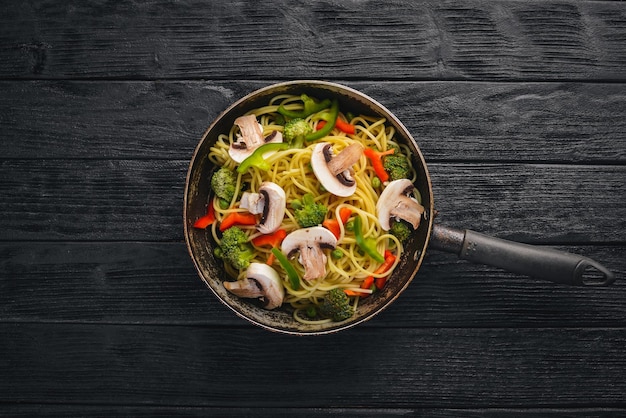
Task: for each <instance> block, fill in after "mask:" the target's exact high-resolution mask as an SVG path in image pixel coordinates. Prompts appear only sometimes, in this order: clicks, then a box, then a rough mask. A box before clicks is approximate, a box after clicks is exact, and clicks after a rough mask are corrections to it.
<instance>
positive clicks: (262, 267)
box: [224, 263, 285, 309]
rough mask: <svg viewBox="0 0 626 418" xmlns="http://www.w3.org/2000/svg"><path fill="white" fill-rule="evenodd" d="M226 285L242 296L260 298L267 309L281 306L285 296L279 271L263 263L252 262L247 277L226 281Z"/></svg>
mask: <svg viewBox="0 0 626 418" xmlns="http://www.w3.org/2000/svg"><path fill="white" fill-rule="evenodd" d="M224 287H225V288H226V290H228V291H229V292H231V293H233V294H235V295H237V296H239V297H240V298H258V299H260V300H261V301H262V302H263V307H264V308H266V309H274V308H277V307H279V306H280V305H282V303H283V299H284V298H285V290H284V288H283V285H282V283H281V282H280V277H279V276H278V273H277V272H276V270H274V269H273V268H272V267H270V266H268V265H267V264H262V263H250V266H248V270H246V278H245V279H241V280H237V281H235V282H224Z"/></svg>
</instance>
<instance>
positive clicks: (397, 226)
mask: <svg viewBox="0 0 626 418" xmlns="http://www.w3.org/2000/svg"><path fill="white" fill-rule="evenodd" d="M389 232H391V234H392V235H393V236H395V237H396V238H398V239H399V240H400V242H404V241H406V240H407V239H409V237H410V236H411V228H410V227H409V226H408V225H407V224H406V223H404V222H402V221H397V222H393V223H392V224H391V229H390V230H389Z"/></svg>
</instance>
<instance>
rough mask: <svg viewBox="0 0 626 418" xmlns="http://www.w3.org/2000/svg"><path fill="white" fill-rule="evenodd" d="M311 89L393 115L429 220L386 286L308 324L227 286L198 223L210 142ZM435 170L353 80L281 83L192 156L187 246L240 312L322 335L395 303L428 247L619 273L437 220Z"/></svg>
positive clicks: (539, 267) (240, 104) (567, 278)
mask: <svg viewBox="0 0 626 418" xmlns="http://www.w3.org/2000/svg"><path fill="white" fill-rule="evenodd" d="M302 93H306V94H308V95H310V96H312V97H316V98H318V99H323V98H336V99H338V100H339V106H340V109H343V110H344V111H348V110H349V111H350V112H352V113H353V114H364V115H372V116H374V115H377V116H381V117H384V118H386V119H387V123H388V124H390V125H392V126H393V127H394V128H395V129H396V135H397V137H396V140H398V141H403V142H404V143H405V144H407V145H408V146H409V148H410V150H411V151H412V155H411V158H412V163H413V166H414V168H415V169H416V171H417V179H418V180H417V182H416V183H415V187H416V188H417V189H418V191H419V193H420V194H421V196H422V205H423V206H424V208H425V212H424V221H422V222H421V224H420V226H419V228H418V229H417V230H416V231H414V233H413V235H412V237H411V238H410V239H409V240H408V242H407V243H406V244H405V252H404V254H403V256H402V258H401V261H400V263H399V264H398V266H397V267H396V269H395V270H394V272H393V273H392V275H391V277H390V278H389V279H388V280H387V284H386V286H385V288H384V289H383V290H382V291H381V292H379V293H377V294H376V296H375V297H370V298H366V299H364V300H362V301H360V303H359V306H358V308H357V311H356V312H355V315H354V316H353V317H351V318H349V319H347V320H345V321H342V322H330V323H324V324H314V325H312V324H302V323H300V322H297V321H296V320H294V318H293V315H292V314H293V312H292V311H290V308H289V307H285V306H283V307H281V308H280V309H276V310H267V309H263V308H262V307H261V306H260V305H259V304H258V303H255V301H254V300H250V299H241V298H238V297H237V296H235V295H233V294H232V293H230V292H228V291H227V290H226V289H225V288H224V286H223V284H222V282H223V280H224V278H225V277H226V273H225V272H224V269H223V266H222V261H221V260H216V259H215V258H214V256H213V248H212V247H213V242H212V238H211V236H210V232H209V231H208V230H202V229H196V228H193V226H192V225H193V223H194V221H195V220H196V219H198V218H199V217H201V216H203V215H204V214H205V213H206V205H207V202H208V201H209V197H210V196H209V192H210V179H211V174H212V172H213V171H214V170H215V169H216V167H214V165H213V164H212V163H211V162H210V161H209V160H208V158H207V155H208V153H209V148H210V147H211V145H212V144H214V143H215V141H216V139H217V137H218V135H219V134H221V133H226V132H228V131H229V130H230V129H231V127H232V126H233V123H234V121H235V119H236V118H237V117H239V116H241V115H243V114H244V113H246V112H248V111H250V110H252V109H255V108H258V107H261V106H264V105H266V104H267V103H268V102H269V100H270V99H271V98H272V97H274V96H276V95H278V94H294V95H300V94H302ZM434 213H435V210H434V203H433V191H432V185H431V181H430V175H429V174H428V169H427V165H426V161H425V160H424V156H423V155H422V152H421V151H420V149H419V146H418V145H417V143H416V142H415V140H414V139H413V137H412V136H411V134H410V133H409V132H408V130H407V129H406V127H405V126H404V125H403V124H402V123H401V122H400V121H399V120H398V119H397V118H396V117H395V116H394V115H393V114H392V113H391V112H390V111H389V110H387V109H386V108H385V107H384V106H383V105H381V104H380V103H378V102H377V101H376V100H374V99H372V98H370V97H368V96H366V95H365V94H363V93H361V92H359V91H357V90H354V89H352V88H349V87H346V86H343V85H340V84H336V83H330V82H325V81H314V80H302V81H291V82H284V83H279V84H274V85H271V86H268V87H265V88H262V89H260V90H257V91H255V92H252V93H250V94H249V95H247V96H245V97H243V98H241V99H240V100H238V101H237V102H235V103H234V104H232V105H231V106H230V107H229V108H228V109H226V110H225V111H224V112H223V113H222V114H221V115H220V116H219V117H218V118H217V119H216V120H215V121H214V122H213V123H212V124H211V126H210V127H209V129H208V130H207V131H206V132H205V134H204V136H203V138H202V140H201V141H200V143H199V144H198V146H197V147H196V149H195V152H194V154H193V157H192V159H191V162H190V165H189V170H188V172H187V179H186V184H185V196H184V213H183V217H184V228H185V230H184V233H185V240H186V243H187V248H188V250H189V253H190V255H191V258H192V260H193V262H194V264H195V267H196V269H197V271H198V273H199V275H200V277H201V278H202V280H203V281H204V282H205V283H206V285H207V286H208V287H209V289H211V291H212V292H213V293H214V294H215V295H216V296H217V298H218V299H219V300H220V301H221V302H223V303H224V304H225V305H226V306H227V307H229V308H230V309H232V310H233V311H234V312H235V313H236V314H237V315H239V316H240V317H242V318H244V319H246V320H248V321H250V322H252V323H253V324H256V325H258V326H261V327H263V328H266V329H268V330H271V331H276V332H281V333H287V334H297V335H318V334H325V333H331V332H336V331H339V330H342V329H346V328H350V327H352V326H355V325H357V324H359V323H361V322H364V321H366V320H368V319H370V318H372V317H373V316H374V315H376V314H377V313H379V312H381V311H382V310H383V309H385V308H386V307H387V306H389V305H390V304H391V303H392V302H393V301H394V300H395V299H396V298H397V297H398V296H399V295H400V294H401V293H402V291H403V290H404V289H406V287H407V286H408V285H409V284H410V282H411V281H412V280H413V278H414V277H415V275H416V273H417V271H418V270H419V268H420V266H421V264H422V261H423V260H424V255H425V253H426V249H427V248H428V247H430V248H435V249H438V250H443V251H447V252H452V253H456V254H457V255H458V256H459V257H460V258H461V259H465V260H469V261H471V262H477V263H483V264H488V265H492V266H496V267H500V268H503V269H506V270H508V271H511V272H514V273H518V274H522V275H528V276H533V277H536V278H538V279H541V280H548V281H553V282H556V283H561V284H571V285H586V286H601V285H608V284H610V283H612V282H613V281H614V280H615V277H614V275H613V273H612V272H610V271H609V270H607V269H606V268H605V267H603V266H602V265H601V264H599V263H597V262H596V261H594V260H591V259H589V258H587V257H583V256H579V255H575V254H571V253H567V252H562V251H556V250H552V249H546V248H538V247H534V246H531V245H527V244H522V243H517V242H512V241H507V240H502V239H499V238H495V237H490V236H487V235H483V234H481V233H478V232H475V231H471V230H458V229H453V228H448V227H445V226H442V225H436V224H434V222H433V218H434Z"/></svg>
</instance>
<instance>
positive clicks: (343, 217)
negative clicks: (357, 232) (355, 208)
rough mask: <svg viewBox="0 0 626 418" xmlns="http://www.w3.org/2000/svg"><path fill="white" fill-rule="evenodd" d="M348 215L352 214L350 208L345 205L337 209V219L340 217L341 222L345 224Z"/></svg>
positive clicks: (348, 217)
mask: <svg viewBox="0 0 626 418" xmlns="http://www.w3.org/2000/svg"><path fill="white" fill-rule="evenodd" d="M350 216H352V209H350V208H346V207H343V208H341V209H339V219H341V223H342V224H344V225H345V224H346V222H348V219H350Z"/></svg>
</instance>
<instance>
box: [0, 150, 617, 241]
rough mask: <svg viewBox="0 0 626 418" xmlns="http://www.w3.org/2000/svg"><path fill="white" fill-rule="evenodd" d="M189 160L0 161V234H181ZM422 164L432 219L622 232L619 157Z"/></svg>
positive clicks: (504, 227) (525, 230) (498, 227)
mask: <svg viewBox="0 0 626 418" xmlns="http://www.w3.org/2000/svg"><path fill="white" fill-rule="evenodd" d="M187 164H188V163H187V161H179V160H171V161H170V160H39V161H37V160H4V161H0V178H3V179H5V180H4V181H3V182H2V183H1V184H0V197H2V199H0V212H1V213H3V214H4V216H3V217H2V219H0V240H69V241H75V240H117V241H132V240H140V241H181V240H182V239H183V227H182V215H181V214H182V198H183V188H184V182H185V175H186V170H187ZM429 167H430V170H431V175H432V179H433V188H434V193H435V204H436V207H437V209H438V210H439V212H440V215H439V217H438V222H441V223H444V224H445V223H447V224H449V225H450V226H458V227H463V228H470V229H475V230H477V231H480V232H484V233H488V234H497V235H498V236H500V237H503V238H509V239H513V240H522V241H532V242H537V243H570V244H576V243H583V244H588V243H593V242H596V243H611V242H615V243H623V242H625V241H626V206H624V204H623V197H624V196H625V195H626V190H625V189H626V182H625V181H624V179H625V178H626V166H608V165H607V166H584V165H583V166H574V165H571V166H569V165H568V166H562V165H556V166H555V165H532V164H489V165H483V164H431V165H429ZM476 202H480V205H477V204H476ZM581 203H582V204H581Z"/></svg>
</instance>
